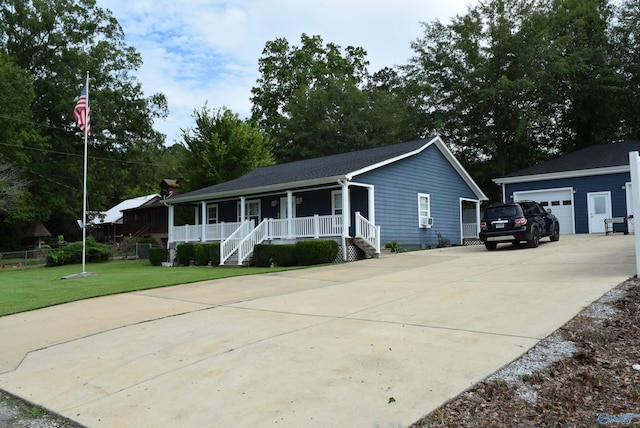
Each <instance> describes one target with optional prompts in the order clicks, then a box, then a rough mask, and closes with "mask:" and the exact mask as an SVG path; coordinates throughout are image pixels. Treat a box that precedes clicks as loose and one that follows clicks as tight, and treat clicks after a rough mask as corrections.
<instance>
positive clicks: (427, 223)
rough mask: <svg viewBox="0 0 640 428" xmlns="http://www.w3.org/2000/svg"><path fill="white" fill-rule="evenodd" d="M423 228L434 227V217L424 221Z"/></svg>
mask: <svg viewBox="0 0 640 428" xmlns="http://www.w3.org/2000/svg"><path fill="white" fill-rule="evenodd" d="M420 226H422V227H431V226H433V217H426V218H423V219H422V224H421V225H420Z"/></svg>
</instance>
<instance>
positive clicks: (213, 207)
mask: <svg viewBox="0 0 640 428" xmlns="http://www.w3.org/2000/svg"><path fill="white" fill-rule="evenodd" d="M217 223H218V204H207V224H217Z"/></svg>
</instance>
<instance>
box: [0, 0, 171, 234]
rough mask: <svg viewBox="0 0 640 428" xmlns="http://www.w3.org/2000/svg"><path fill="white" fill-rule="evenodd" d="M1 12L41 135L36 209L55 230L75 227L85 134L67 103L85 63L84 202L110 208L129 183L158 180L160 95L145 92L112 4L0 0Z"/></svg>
mask: <svg viewBox="0 0 640 428" xmlns="http://www.w3.org/2000/svg"><path fill="white" fill-rule="evenodd" d="M0 18H1V19H0V43H1V44H0V46H2V51H3V53H5V54H6V55H8V57H9V58H10V59H11V61H12V62H13V63H14V64H15V65H16V66H17V67H19V68H21V69H22V70H24V71H25V72H26V73H28V75H29V77H30V79H31V81H32V84H33V90H34V95H35V96H34V98H33V102H32V103H31V120H32V121H33V122H35V124H36V125H37V130H38V131H39V133H40V134H41V136H43V137H45V138H46V143H47V147H46V149H47V150H46V151H41V152H38V153H39V155H38V156H32V159H31V162H30V166H29V174H30V175H29V177H28V179H29V181H30V183H31V186H30V191H31V195H32V197H33V200H32V206H33V207H34V210H36V211H37V216H38V217H39V218H41V219H42V220H45V221H46V220H49V221H48V223H47V224H48V225H50V226H51V229H50V230H52V232H53V233H54V234H57V233H61V234H64V235H74V233H75V232H76V227H77V226H76V225H75V222H76V219H78V218H80V214H81V212H82V209H81V207H82V198H81V197H79V195H81V194H82V182H83V161H82V159H83V153H84V144H83V138H82V134H81V132H79V130H78V129H77V128H76V127H75V124H74V120H73V117H72V112H73V108H74V105H75V99H76V98H77V97H78V95H79V94H80V91H81V89H82V86H83V85H84V82H85V78H86V72H87V71H88V72H89V73H90V76H91V83H90V93H89V94H90V96H89V98H90V104H91V138H90V142H89V155H90V157H91V160H90V165H89V176H88V180H87V181H88V195H89V208H90V209H92V210H100V209H105V208H108V207H109V206H111V205H112V204H113V203H115V202H118V201H119V200H120V199H121V195H122V194H124V193H126V192H127V190H126V189H127V188H128V187H130V186H131V187H134V186H136V185H140V186H141V187H146V186H145V185H144V184H139V183H149V185H148V186H149V189H151V188H153V190H156V189H155V188H156V185H157V182H156V181H157V178H156V177H154V178H153V179H151V177H152V167H151V163H152V161H153V159H155V157H156V155H157V153H158V152H159V151H161V149H162V145H163V143H164V136H163V135H162V134H159V133H158V132H156V131H154V130H153V126H152V125H153V121H154V120H155V119H157V118H161V117H164V116H165V115H166V111H167V105H166V99H165V97H164V96H163V95H161V94H155V95H152V96H149V97H144V95H143V92H142V88H141V85H140V83H139V82H138V81H137V80H136V79H135V77H134V76H133V74H132V73H133V72H134V71H135V70H137V68H138V67H139V66H140V65H141V58H140V55H139V54H138V53H137V52H136V51H135V50H134V49H133V48H131V47H129V46H127V45H126V44H125V42H124V34H123V31H122V28H121V27H120V25H119V24H118V22H117V21H116V19H115V18H114V17H113V16H112V14H111V13H110V12H109V11H108V10H104V9H101V8H99V7H97V6H96V2H95V0H47V1H40V0H39V1H28V2H25V1H22V0H6V1H4V2H2V4H0ZM24 141H26V140H24ZM27 145H28V144H27V143H26V142H25V143H24V147H25V149H26V147H27ZM29 147H30V149H35V148H37V147H33V146H31V145H30V144H29Z"/></svg>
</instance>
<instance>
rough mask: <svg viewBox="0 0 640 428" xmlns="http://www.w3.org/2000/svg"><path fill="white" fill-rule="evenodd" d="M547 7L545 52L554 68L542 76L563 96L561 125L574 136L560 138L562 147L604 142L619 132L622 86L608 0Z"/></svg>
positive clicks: (569, 0) (570, 0) (557, 0)
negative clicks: (611, 35)
mask: <svg viewBox="0 0 640 428" xmlns="http://www.w3.org/2000/svg"><path fill="white" fill-rule="evenodd" d="M547 13H548V15H547V16H548V20H547V31H548V37H549V40H550V41H552V44H551V45H550V47H549V49H548V50H547V52H548V53H550V55H551V57H550V59H551V61H552V64H555V67H554V68H555V70H554V71H555V73H548V74H546V75H545V76H544V77H545V80H546V81H548V82H552V83H553V86H555V88H553V89H555V90H554V93H555V94H556V95H557V96H559V97H561V100H560V101H561V102H564V105H565V108H564V109H563V111H562V115H561V116H560V117H561V122H560V125H561V126H563V127H565V128H566V129H568V130H570V131H571V137H572V138H567V139H565V140H564V141H562V151H563V152H570V151H573V150H576V149H581V148H584V147H588V146H591V145H593V144H602V143H607V142H609V141H611V140H612V139H615V138H616V136H617V131H618V124H619V109H618V103H617V99H618V97H619V96H620V95H621V91H622V83H621V80H620V74H618V69H617V67H616V66H615V65H614V62H613V61H614V58H613V55H612V45H611V37H610V31H609V30H610V28H609V26H610V24H611V19H612V11H611V7H610V3H609V1H608V0H554V1H553V2H552V5H551V7H550V8H549V10H548V12H547ZM615 61H616V62H617V60H615Z"/></svg>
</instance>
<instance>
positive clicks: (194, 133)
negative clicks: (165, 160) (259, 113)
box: [182, 105, 273, 191]
mask: <svg viewBox="0 0 640 428" xmlns="http://www.w3.org/2000/svg"><path fill="white" fill-rule="evenodd" d="M194 118H195V122H196V126H195V128H194V129H186V130H182V139H183V144H184V147H185V148H186V151H185V152H184V153H182V156H183V157H184V165H183V168H184V172H185V173H184V178H185V179H186V181H185V183H184V190H185V191H189V190H195V189H200V188H202V187H206V186H211V185H214V184H218V183H222V182H225V181H228V180H232V179H234V178H238V177H240V176H241V175H244V174H246V173H248V172H250V171H252V170H254V169H256V168H258V167H261V166H267V165H271V164H272V163H273V156H272V154H271V147H270V145H269V141H268V139H267V138H265V136H264V135H263V133H262V132H261V131H260V130H259V129H258V128H257V127H256V126H255V125H254V124H253V123H252V122H250V121H243V120H241V119H240V118H239V117H238V115H237V114H234V113H233V112H232V111H231V110H229V109H227V108H221V109H219V110H217V111H216V112H213V111H211V110H210V109H208V108H207V106H206V105H205V106H204V107H203V108H202V109H201V110H199V111H198V110H196V111H194Z"/></svg>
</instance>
